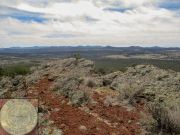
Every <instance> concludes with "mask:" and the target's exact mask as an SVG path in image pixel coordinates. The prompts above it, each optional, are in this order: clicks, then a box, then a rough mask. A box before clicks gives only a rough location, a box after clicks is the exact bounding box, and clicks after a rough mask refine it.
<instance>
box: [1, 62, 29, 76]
mask: <svg viewBox="0 0 180 135" xmlns="http://www.w3.org/2000/svg"><path fill="white" fill-rule="evenodd" d="M28 73H30V67H28V66H25V65H21V64H15V65H8V66H4V67H1V68H0V76H10V77H14V76H16V75H26V74H28Z"/></svg>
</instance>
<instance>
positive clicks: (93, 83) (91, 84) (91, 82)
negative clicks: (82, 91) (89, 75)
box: [87, 79, 96, 88]
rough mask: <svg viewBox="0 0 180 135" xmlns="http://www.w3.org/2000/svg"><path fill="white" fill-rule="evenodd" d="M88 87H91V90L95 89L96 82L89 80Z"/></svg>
mask: <svg viewBox="0 0 180 135" xmlns="http://www.w3.org/2000/svg"><path fill="white" fill-rule="evenodd" d="M87 86H88V87H90V88H93V87H95V86H96V83H95V82H94V80H92V79H88V80H87Z"/></svg>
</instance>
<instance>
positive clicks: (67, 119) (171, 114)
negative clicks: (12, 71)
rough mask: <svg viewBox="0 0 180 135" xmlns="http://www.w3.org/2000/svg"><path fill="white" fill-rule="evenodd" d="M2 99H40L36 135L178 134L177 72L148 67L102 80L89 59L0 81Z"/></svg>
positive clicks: (48, 66) (179, 86) (179, 87)
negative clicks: (37, 131) (37, 133)
mask: <svg viewBox="0 0 180 135" xmlns="http://www.w3.org/2000/svg"><path fill="white" fill-rule="evenodd" d="M0 95H1V97H3V98H8V97H13V98H14V97H28V98H38V99H39V108H38V111H39V134H40V135H141V134H142V135H144V134H147V135H150V134H152V135H153V134H158V133H162V134H165V133H167V134H168V133H169V134H179V133H180V118H179V116H180V73H177V72H174V71H171V70H168V71H166V70H162V69H159V68H156V67H154V66H150V65H146V66H145V65H138V66H135V67H129V68H128V69H127V71H125V72H121V71H118V72H114V73H111V74H108V75H100V74H97V73H96V72H95V71H94V63H93V62H92V61H90V60H86V59H75V58H69V59H64V60H55V61H50V62H45V63H42V65H41V66H39V67H35V68H32V73H31V74H29V75H26V76H16V77H14V78H11V77H2V78H1V81H0Z"/></svg>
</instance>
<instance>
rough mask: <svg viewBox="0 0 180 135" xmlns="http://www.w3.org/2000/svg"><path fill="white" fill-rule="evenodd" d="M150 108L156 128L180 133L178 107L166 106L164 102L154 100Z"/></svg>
mask: <svg viewBox="0 0 180 135" xmlns="http://www.w3.org/2000/svg"><path fill="white" fill-rule="evenodd" d="M150 110H151V112H152V115H153V118H154V119H155V120H156V121H157V123H158V128H159V129H161V130H165V131H166V132H168V133H171V134H178V133H180V117H179V116H180V108H179V107H178V105H177V106H176V107H174V108H169V107H167V106H166V105H165V104H164V103H161V102H156V103H154V104H152V105H151V107H150Z"/></svg>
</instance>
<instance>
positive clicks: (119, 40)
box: [0, 0, 180, 47]
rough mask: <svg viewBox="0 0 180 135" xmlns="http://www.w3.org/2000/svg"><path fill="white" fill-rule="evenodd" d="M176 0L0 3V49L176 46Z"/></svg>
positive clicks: (179, 28) (179, 42) (179, 13)
mask: <svg viewBox="0 0 180 135" xmlns="http://www.w3.org/2000/svg"><path fill="white" fill-rule="evenodd" d="M179 37H180V1H179V0H13V1H12V0H1V1H0V41H1V42H0V47H13V46H34V45H43V46H49V45H55V46H56V45H71V46H73V45H74V46H75V45H104V46H105V45H112V46H131V45H139V46H155V45H156V46H164V47H171V46H177V47H180V38H179Z"/></svg>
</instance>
